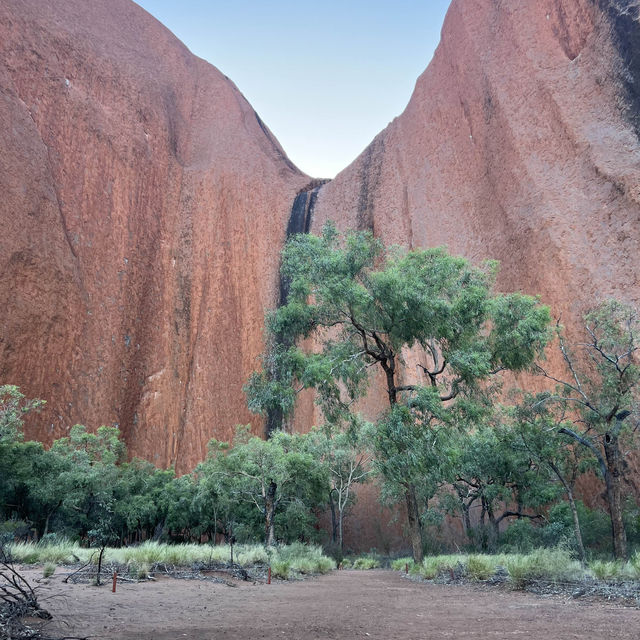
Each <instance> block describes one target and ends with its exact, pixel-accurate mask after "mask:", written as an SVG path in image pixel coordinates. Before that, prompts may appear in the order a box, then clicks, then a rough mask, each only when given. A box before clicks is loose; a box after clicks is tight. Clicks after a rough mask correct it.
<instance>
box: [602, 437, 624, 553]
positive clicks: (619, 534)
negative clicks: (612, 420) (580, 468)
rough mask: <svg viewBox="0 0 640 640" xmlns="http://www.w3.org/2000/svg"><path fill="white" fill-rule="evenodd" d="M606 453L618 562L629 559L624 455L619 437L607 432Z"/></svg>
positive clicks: (610, 505)
mask: <svg viewBox="0 0 640 640" xmlns="http://www.w3.org/2000/svg"><path fill="white" fill-rule="evenodd" d="M604 453H605V457H606V459H607V473H606V476H605V482H606V485H607V502H608V504H609V514H610V516H611V534H612V537H613V554H614V556H615V558H616V559H617V560H626V559H627V534H626V532H625V530H624V522H623V520H622V454H621V452H620V444H619V442H618V435H617V434H614V433H612V432H610V431H609V432H607V433H605V435H604Z"/></svg>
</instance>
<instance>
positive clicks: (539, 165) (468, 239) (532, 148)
mask: <svg viewBox="0 0 640 640" xmlns="http://www.w3.org/2000/svg"><path fill="white" fill-rule="evenodd" d="M637 5H638V3H637V2H635V0H602V1H601V2H596V1H594V0H523V1H520V2H508V1H506V0H505V1H499V2H496V1H495V0H454V1H453V3H452V5H451V8H450V10H449V12H448V15H447V18H446V21H445V24H444V27H443V31H442V40H441V43H440V46H439V47H438V50H437V51H436V54H435V57H434V59H433V61H432V63H431V64H430V66H429V68H428V69H427V70H426V71H425V72H424V73H423V74H422V76H421V77H420V78H419V79H418V82H417V84H416V88H415V91H414V94H413V96H412V98H411V101H410V102H409V105H408V106H407V108H406V110H405V112H404V113H403V114H402V115H401V116H400V117H398V118H396V119H395V120H394V121H393V122H392V123H391V124H390V125H389V126H388V127H387V128H386V129H385V130H384V131H383V132H382V133H380V134H379V135H378V136H377V137H376V139H375V140H374V141H373V142H372V144H371V145H370V146H369V147H368V148H367V149H366V150H365V151H364V153H363V154H362V155H361V156H360V157H359V158H358V159H357V160H356V161H355V162H354V163H353V164H352V165H351V166H350V167H348V168H347V169H346V170H345V171H343V172H342V173H341V174H339V175H338V177H337V178H336V179H335V180H334V181H333V182H331V183H330V184H328V185H326V186H324V187H323V188H322V189H321V191H320V193H319V195H318V200H317V205H316V208H315V214H314V223H313V229H314V230H316V231H317V230H318V229H319V228H320V226H321V225H322V223H323V222H324V221H325V220H326V219H327V218H332V219H336V220H338V221H339V223H340V225H341V226H342V227H344V228H349V227H360V228H363V227H367V228H373V229H374V230H375V233H376V234H377V235H379V236H381V237H382V238H384V239H385V241H386V242H388V243H391V242H397V243H402V244H407V245H410V246H437V245H443V244H444V245H447V246H448V247H449V248H450V250H451V251H452V252H454V253H458V254H462V255H464V256H466V257H468V258H471V259H473V260H476V261H479V260H482V259H485V258H495V259H498V260H500V262H501V264H502V269H501V273H500V277H499V287H500V288H501V289H503V290H505V291H512V290H523V291H525V292H527V293H533V294H537V293H540V294H541V295H542V297H543V300H544V301H545V302H547V303H549V304H551V305H552V307H553V310H554V313H556V314H562V316H563V318H564V319H568V318H575V317H577V316H578V315H579V314H580V312H581V311H582V309H583V308H584V305H585V303H587V302H589V301H591V300H594V299H601V298H603V297H607V296H612V295H614V296H620V297H622V298H624V299H626V300H629V301H631V302H635V303H637V302H638V301H639V300H640V286H639V284H640V283H639V282H638V265H639V261H638V250H639V248H640V245H639V240H640V225H639V224H638V220H639V218H640V143H639V140H638V131H640V128H639V127H638V124H639V122H640V100H638V97H639V96H640V23H639V22H638V12H639V8H638V6H637Z"/></svg>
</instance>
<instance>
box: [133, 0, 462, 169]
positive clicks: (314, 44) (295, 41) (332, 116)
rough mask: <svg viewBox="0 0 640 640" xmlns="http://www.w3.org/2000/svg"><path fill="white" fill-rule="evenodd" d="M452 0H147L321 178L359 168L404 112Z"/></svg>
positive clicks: (293, 154)
mask: <svg viewBox="0 0 640 640" xmlns="http://www.w3.org/2000/svg"><path fill="white" fill-rule="evenodd" d="M449 2H450V0H396V1H391V0H369V1H368V2H365V1H364V0H343V1H342V2H340V1H338V0H325V1H324V2H315V3H311V2H304V0H298V1H297V2H295V1H293V0H273V1H272V2H264V1H262V2H260V1H258V0H244V1H242V0H238V1H236V2H233V1H231V0H228V1H223V0H209V1H207V0H138V4H139V5H140V6H142V7H144V8H145V9H146V10H147V11H149V13H151V14H152V15H154V16H155V17H156V18H157V19H158V20H160V22H162V23H163V24H164V25H165V26H166V27H168V28H169V29H170V30H171V31H173V33H175V34H176V36H177V37H178V38H180V40H182V41H183V42H184V43H185V44H186V45H187V47H189V49H191V51H192V52H193V53H195V54H196V55H198V56H200V57H202V58H204V59H205V60H208V61H209V62H211V63H212V64H213V65H215V66H216V67H218V69H220V71H222V73H224V74H225V75H227V76H229V78H231V80H232V81H233V82H235V84H236V85H237V86H238V88H239V89H240V91H242V93H243V94H244V95H245V97H246V98H247V100H249V102H250V103H251V105H252V106H253V108H254V109H255V110H256V111H257V112H258V114H259V115H260V117H261V118H262V119H263V120H264V122H265V123H266V124H267V126H268V127H269V128H270V129H271V131H273V133H274V135H275V136H276V137H277V138H278V140H279V141H280V143H281V144H282V146H283V147H284V150H285V151H286V152H287V154H288V156H289V157H290V158H291V160H292V161H293V162H294V163H295V164H296V165H298V167H299V168H300V169H302V170H303V171H305V172H306V173H309V174H311V175H312V176H314V177H323V178H331V177H333V176H334V175H335V174H336V173H337V172H338V171H340V170H341V169H343V168H345V167H346V166H347V165H348V164H350V163H351V162H352V161H353V160H354V159H355V158H356V157H357V156H358V154H359V153H360V152H361V151H362V150H363V149H364V148H365V147H366V146H367V145H368V144H369V143H370V142H371V140H372V139H373V137H374V136H375V135H376V134H377V133H379V132H380V131H381V130H382V129H384V128H385V127H386V126H387V124H388V123H389V122H390V121H391V120H393V118H394V117H396V116H397V115H400V113H402V111H403V110H404V108H405V106H406V104H407V102H408V101H409V98H410V97H411V93H412V91H413V87H414V85H415V81H416V79H417V78H418V76H419V75H420V74H421V73H422V72H423V71H424V69H425V68H426V66H427V64H428V63H429V61H430V60H431V57H432V55H433V52H434V50H435V48H436V47H437V45H438V41H439V39H440V29H441V28H442V22H443V20H444V15H445V12H446V10H447V7H448V5H449Z"/></svg>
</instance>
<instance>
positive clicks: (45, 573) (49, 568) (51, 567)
mask: <svg viewBox="0 0 640 640" xmlns="http://www.w3.org/2000/svg"><path fill="white" fill-rule="evenodd" d="M56 569H57V566H56V564H55V563H53V562H47V563H46V564H45V565H44V568H43V569H42V577H43V578H50V577H51V576H52V575H53V574H54V573H55V572H56Z"/></svg>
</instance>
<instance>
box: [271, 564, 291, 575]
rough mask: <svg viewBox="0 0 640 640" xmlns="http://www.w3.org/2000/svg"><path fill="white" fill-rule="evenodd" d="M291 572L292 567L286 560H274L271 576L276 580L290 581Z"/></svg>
mask: <svg viewBox="0 0 640 640" xmlns="http://www.w3.org/2000/svg"><path fill="white" fill-rule="evenodd" d="M290 571H291V565H290V564H289V562H287V561H286V560H274V561H273V562H272V563H271V574H272V575H273V577H274V578H282V579H283V580H288V579H289V572H290Z"/></svg>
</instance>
